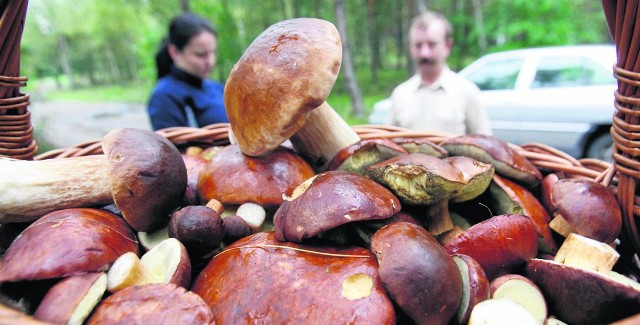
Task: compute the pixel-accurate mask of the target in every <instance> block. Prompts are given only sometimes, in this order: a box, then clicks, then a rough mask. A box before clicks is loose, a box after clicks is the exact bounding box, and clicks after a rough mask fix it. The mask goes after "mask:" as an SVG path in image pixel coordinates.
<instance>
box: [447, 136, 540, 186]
mask: <svg viewBox="0 0 640 325" xmlns="http://www.w3.org/2000/svg"><path fill="white" fill-rule="evenodd" d="M440 145H441V146H442V147H444V148H445V149H446V150H447V151H448V152H449V154H450V155H454V156H467V157H471V158H473V159H475V160H478V161H482V162H485V163H488V164H492V165H493V166H495V168H496V173H497V174H500V175H503V176H506V177H509V178H510V179H513V180H515V181H517V182H519V183H523V184H525V185H526V186H528V187H534V186H536V185H538V183H540V181H541V180H542V174H541V173H540V171H539V170H538V168H536V166H535V165H533V164H532V163H531V162H530V161H529V160H528V159H527V158H526V157H524V156H522V155H521V154H519V153H518V152H517V151H515V150H513V149H511V147H510V146H509V143H507V142H505V141H503V140H501V139H499V138H497V137H493V136H488V135H483V134H467V135H461V136H457V137H453V138H451V139H448V140H446V141H444V142H442V143H440Z"/></svg>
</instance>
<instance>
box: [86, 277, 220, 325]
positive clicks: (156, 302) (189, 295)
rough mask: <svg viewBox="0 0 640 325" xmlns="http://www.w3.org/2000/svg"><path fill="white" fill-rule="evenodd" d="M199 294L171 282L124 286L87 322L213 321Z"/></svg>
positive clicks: (152, 322) (178, 322)
mask: <svg viewBox="0 0 640 325" xmlns="http://www.w3.org/2000/svg"><path fill="white" fill-rule="evenodd" d="M212 323H213V314H212V313H211V310H210V309H209V307H208V306H207V305H206V304H205V303H204V301H203V300H202V298H200V296H198V295H196V294H194V293H193V292H191V291H187V290H185V289H184V288H182V287H179V286H176V285H174V284H171V283H162V284H147V285H142V286H131V287H127V288H124V289H122V290H120V291H118V292H116V293H114V294H113V295H111V296H109V297H108V298H106V299H104V300H103V301H102V302H101V303H100V305H98V307H97V308H96V309H95V310H94V312H93V314H92V315H91V317H90V318H89V320H88V321H87V324H212Z"/></svg>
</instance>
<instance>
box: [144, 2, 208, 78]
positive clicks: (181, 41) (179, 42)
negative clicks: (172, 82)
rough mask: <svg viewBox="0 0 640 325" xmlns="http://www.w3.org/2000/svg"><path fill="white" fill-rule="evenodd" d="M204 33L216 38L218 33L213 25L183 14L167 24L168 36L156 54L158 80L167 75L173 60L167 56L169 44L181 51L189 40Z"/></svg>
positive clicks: (189, 14) (192, 15)
mask: <svg viewBox="0 0 640 325" xmlns="http://www.w3.org/2000/svg"><path fill="white" fill-rule="evenodd" d="M204 31H206V32H210V33H211V34H213V35H214V36H216V37H218V33H217V32H216V29H215V28H214V27H213V25H211V23H209V22H208V21H207V20H206V19H204V18H202V17H200V16H197V15H194V14H191V13H184V14H181V15H179V16H176V17H174V18H173V19H172V20H171V23H170V24H169V36H168V37H165V38H164V39H163V40H162V43H161V44H160V48H159V49H158V51H157V52H156V69H157V72H158V79H160V78H162V77H164V76H165V75H167V74H169V72H170V71H171V65H173V60H172V59H171V56H170V55H169V44H173V45H175V47H176V48H177V49H178V50H182V49H184V47H185V46H186V45H187V44H189V41H191V38H193V37H194V36H196V35H199V34H200V33H202V32H204Z"/></svg>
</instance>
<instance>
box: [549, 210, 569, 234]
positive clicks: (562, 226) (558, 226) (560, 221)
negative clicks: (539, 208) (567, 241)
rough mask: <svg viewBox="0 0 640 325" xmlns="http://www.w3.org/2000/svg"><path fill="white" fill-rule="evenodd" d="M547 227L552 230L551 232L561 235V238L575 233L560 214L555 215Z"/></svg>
mask: <svg viewBox="0 0 640 325" xmlns="http://www.w3.org/2000/svg"><path fill="white" fill-rule="evenodd" d="M549 227H550V228H551V229H553V231H555V232H557V233H558V234H560V235H562V237H567V236H569V234H571V233H574V232H576V230H575V229H573V227H571V225H570V224H569V223H568V222H567V220H566V219H565V218H564V217H562V216H561V215H560V214H556V216H555V217H554V218H553V219H552V220H551V222H549Z"/></svg>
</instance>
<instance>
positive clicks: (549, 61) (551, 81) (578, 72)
mask: <svg viewBox="0 0 640 325" xmlns="http://www.w3.org/2000/svg"><path fill="white" fill-rule="evenodd" d="M612 83H615V79H614V78H613V76H612V74H611V72H610V71H609V70H607V69H605V68H604V67H602V66H601V65H599V64H597V63H596V62H594V61H593V60H591V59H589V58H585V57H576V56H574V57H545V58H542V59H540V63H539V64H538V69H537V72H536V76H535V79H534V81H533V85H532V86H531V88H550V87H577V86H588V85H607V84H612Z"/></svg>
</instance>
